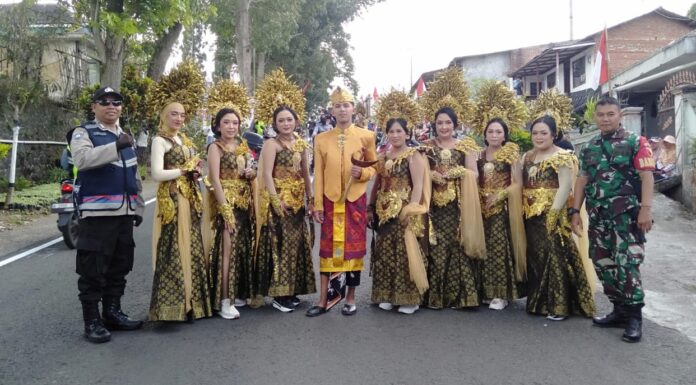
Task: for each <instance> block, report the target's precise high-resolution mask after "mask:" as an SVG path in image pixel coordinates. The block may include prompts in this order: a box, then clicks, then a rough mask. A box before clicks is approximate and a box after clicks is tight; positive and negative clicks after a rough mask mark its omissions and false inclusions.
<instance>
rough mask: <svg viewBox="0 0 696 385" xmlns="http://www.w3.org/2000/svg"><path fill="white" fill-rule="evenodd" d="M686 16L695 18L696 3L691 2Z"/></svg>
mask: <svg viewBox="0 0 696 385" xmlns="http://www.w3.org/2000/svg"><path fill="white" fill-rule="evenodd" d="M686 16H688V17H690V18H691V19H696V3H693V4H691V8H689V12H688V13H687V14H686Z"/></svg>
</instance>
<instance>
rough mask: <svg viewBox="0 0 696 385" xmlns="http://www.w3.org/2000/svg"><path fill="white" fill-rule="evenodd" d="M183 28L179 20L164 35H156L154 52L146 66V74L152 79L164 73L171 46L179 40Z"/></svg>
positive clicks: (155, 79) (157, 78)
mask: <svg viewBox="0 0 696 385" xmlns="http://www.w3.org/2000/svg"><path fill="white" fill-rule="evenodd" d="M183 28H184V26H183V25H182V24H181V23H180V22H176V24H174V25H173V26H171V28H169V29H168V30H167V32H166V33H165V34H164V35H162V36H159V37H158V39H157V42H156V43H155V52H154V53H153V54H152V59H150V63H148V66H147V76H148V77H150V78H151V79H152V80H154V81H157V80H159V79H160V78H161V77H162V74H164V69H165V67H166V66H167V60H169V54H170V53H171V52H172V47H174V44H176V41H177V40H179V35H181V30H182V29H183Z"/></svg>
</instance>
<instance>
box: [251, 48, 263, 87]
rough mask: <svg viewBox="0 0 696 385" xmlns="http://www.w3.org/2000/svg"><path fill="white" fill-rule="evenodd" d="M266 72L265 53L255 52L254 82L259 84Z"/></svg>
mask: <svg viewBox="0 0 696 385" xmlns="http://www.w3.org/2000/svg"><path fill="white" fill-rule="evenodd" d="M265 73H266V53H264V52H258V53H257V54H256V81H255V82H254V84H259V82H260V81H261V80H263V75H264V74H265Z"/></svg>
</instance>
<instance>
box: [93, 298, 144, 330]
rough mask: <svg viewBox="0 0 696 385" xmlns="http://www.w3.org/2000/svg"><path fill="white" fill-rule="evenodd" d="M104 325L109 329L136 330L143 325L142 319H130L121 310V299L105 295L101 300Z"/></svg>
mask: <svg viewBox="0 0 696 385" xmlns="http://www.w3.org/2000/svg"><path fill="white" fill-rule="evenodd" d="M102 305H103V311H102V315H103V316H104V325H106V327H107V328H109V329H110V330H136V329H140V328H141V327H143V321H132V320H130V319H129V318H128V316H127V315H126V314H124V313H123V311H121V299H120V298H116V297H105V298H104V301H103V302H102Z"/></svg>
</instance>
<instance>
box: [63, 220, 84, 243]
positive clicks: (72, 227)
mask: <svg viewBox="0 0 696 385" xmlns="http://www.w3.org/2000/svg"><path fill="white" fill-rule="evenodd" d="M62 231H63V242H65V245H66V246H68V247H69V248H71V249H74V248H75V247H76V246H77V239H78V237H79V234H80V222H79V217H78V216H77V213H73V215H72V217H70V221H69V222H68V225H67V226H66V227H65V228H64V229H63V230H62Z"/></svg>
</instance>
